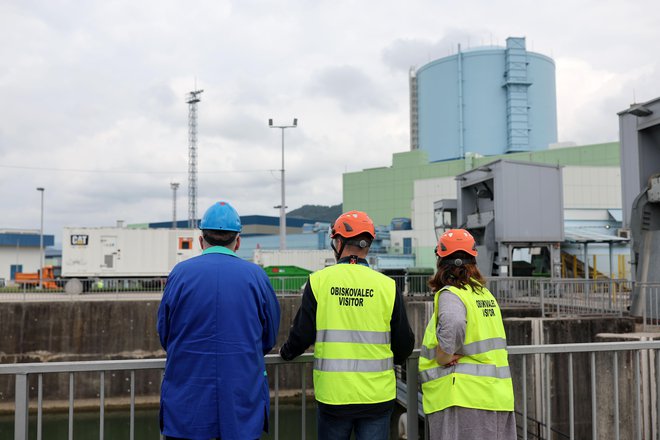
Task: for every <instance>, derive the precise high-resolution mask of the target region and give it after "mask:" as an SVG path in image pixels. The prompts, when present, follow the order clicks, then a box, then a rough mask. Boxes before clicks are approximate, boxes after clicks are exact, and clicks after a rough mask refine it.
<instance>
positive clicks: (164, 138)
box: [0, 0, 660, 234]
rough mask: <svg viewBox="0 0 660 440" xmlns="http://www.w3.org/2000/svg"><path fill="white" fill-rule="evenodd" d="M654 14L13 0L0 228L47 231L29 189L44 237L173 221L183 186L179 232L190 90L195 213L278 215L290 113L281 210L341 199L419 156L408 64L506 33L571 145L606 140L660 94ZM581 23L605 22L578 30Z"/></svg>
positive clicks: (6, 20) (557, 6) (0, 96)
mask: <svg viewBox="0 0 660 440" xmlns="http://www.w3.org/2000/svg"><path fill="white" fill-rule="evenodd" d="M566 10H570V11H571V13H570V14H566V13H565V11H566ZM640 10H643V11H645V13H644V14H640V13H639V11H640ZM659 10H660V6H658V5H657V4H656V3H655V2H652V1H650V0H640V2H638V3H630V4H623V3H620V2H605V3H603V2H602V1H601V2H596V1H595V0H584V1H580V2H578V3H575V2H568V1H567V0H558V1H557V2H554V3H547V4H545V3H544V4H536V3H534V4H531V3H529V2H524V1H522V0H511V1H510V2H509V3H507V4H506V7H504V6H502V4H500V3H493V2H488V1H485V0H477V1H476V2H470V3H469V4H468V3H466V4H455V5H452V8H447V7H446V5H444V4H442V3H441V2H434V1H431V0H412V1H411V2H396V1H392V0H383V1H382V2H379V3H378V5H377V6H374V4H371V3H369V2H354V1H350V0H337V1H328V0H320V1H317V2H306V1H303V0H283V1H282V2H279V3H272V4H270V3H264V2H259V1H256V0H245V1H240V2H230V1H228V0H225V1H222V0H200V1H197V2H194V4H183V3H180V2H161V1H156V0H145V1H143V2H137V3H136V2H128V1H125V0H119V1H114V2H88V1H83V0H55V1H51V2H41V1H35V0H24V1H20V2H19V1H11V0H10V1H6V2H2V3H0V38H1V39H2V41H3V42H5V44H3V57H2V58H0V102H2V104H3V105H2V106H1V107H0V203H2V206H3V207H4V208H5V210H4V211H3V222H2V224H0V227H15V228H21V227H25V228H34V227H37V226H38V224H39V194H38V193H37V191H36V190H35V188H36V187H37V186H43V187H45V188H46V194H45V204H46V215H45V228H46V231H47V232H48V233H54V234H60V233H61V228H62V226H64V225H67V226H76V225H77V226H95V225H108V224H114V222H115V220H117V219H123V220H126V221H127V222H129V223H130V222H134V223H142V222H147V221H158V220H168V219H169V218H170V216H171V196H172V192H171V189H170V187H169V184H170V182H172V181H178V182H180V183H181V186H180V188H179V191H178V196H179V199H178V204H179V206H178V212H179V215H180V216H181V218H183V216H185V215H187V182H188V175H187V170H188V106H187V105H186V102H185V99H186V94H187V93H188V92H189V91H191V90H193V89H195V88H201V89H204V93H203V95H202V101H201V102H200V103H199V106H198V124H199V125H198V147H199V148H198V170H199V175H198V181H199V196H198V197H199V199H198V210H199V211H200V212H201V211H202V210H203V208H204V207H205V206H206V205H208V204H211V203H212V202H213V201H214V200H216V199H217V198H219V197H224V198H228V199H229V200H231V201H232V202H234V203H235V204H236V205H237V206H238V207H239V209H240V211H241V213H245V214H271V215H277V211H276V210H274V209H273V208H272V206H274V205H277V204H279V198H280V186H279V185H280V180H279V179H280V174H279V170H280V168H281V137H280V134H281V133H280V132H279V130H274V129H269V128H268V125H267V120H268V118H273V119H275V121H276V123H288V122H289V121H291V120H292V118H294V117H296V118H298V128H296V129H291V130H286V132H285V144H286V146H285V169H286V183H287V205H289V207H290V209H294V208H297V207H299V206H301V205H302V204H336V203H339V202H341V197H342V173H344V172H348V171H358V170H361V169H363V168H370V167H378V166H389V165H390V163H391V160H392V153H395V152H400V151H405V150H407V149H408V148H409V146H408V138H409V134H408V126H409V119H408V105H409V104H408V79H407V74H408V70H409V68H410V67H411V66H416V67H418V68H419V67H421V66H422V65H424V64H425V63H427V62H429V61H432V60H434V59H437V58H440V57H444V56H446V55H449V54H451V53H455V52H456V50H457V45H458V44H461V47H462V48H463V49H469V48H473V47H476V46H480V45H489V44H491V43H492V44H497V45H500V46H502V45H504V44H505V38H506V37H507V36H526V37H527V43H528V48H529V49H530V50H534V51H537V52H540V53H543V54H546V55H551V56H554V57H555V59H556V61H557V63H556V64H557V91H558V117H559V134H560V138H561V139H562V140H574V141H576V142H578V143H596V142H602V141H613V140H616V139H617V137H618V135H617V129H618V121H617V118H616V112H617V111H620V110H622V109H624V108H626V107H627V106H628V104H629V103H630V102H631V100H632V96H633V90H634V91H635V95H636V97H637V100H638V101H645V100H649V99H652V98H654V97H656V96H658V94H659V93H658V89H657V86H656V84H657V83H658V82H659V80H660V75H659V74H658V72H659V69H658V65H657V63H655V61H654V59H653V57H652V56H650V55H649V52H648V47H649V46H648V44H650V43H649V42H652V41H655V40H657V38H658V37H659V36H660V31H658V30H657V26H655V23H654V22H653V20H654V18H655V17H656V16H657V12H658V11H659ZM512 12H513V13H512ZM589 22H597V23H598V24H599V26H597V27H595V28H593V27H592V28H593V29H591V28H590V31H589V32H584V29H585V26H586V24H585V23H589ZM557 23H562V26H561V31H558V28H557ZM631 23H634V26H632V25H631Z"/></svg>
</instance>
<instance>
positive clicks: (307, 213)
mask: <svg viewBox="0 0 660 440" xmlns="http://www.w3.org/2000/svg"><path fill="white" fill-rule="evenodd" d="M340 214H341V203H340V204H339V205H334V206H323V205H303V206H301V207H300V208H298V209H294V210H293V211H291V212H288V213H287V216H288V217H295V218H303V219H306V220H316V221H321V222H328V223H332V222H334V221H335V220H337V217H339V215H340Z"/></svg>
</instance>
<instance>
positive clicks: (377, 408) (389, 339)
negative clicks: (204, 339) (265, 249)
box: [280, 211, 415, 440]
mask: <svg viewBox="0 0 660 440" xmlns="http://www.w3.org/2000/svg"><path fill="white" fill-rule="evenodd" d="M375 237H376V233H375V228H374V224H373V222H372V221H371V219H370V218H369V216H368V215H367V214H365V213H364V212H360V211H350V212H347V213H344V214H342V215H341V216H339V218H338V219H337V221H335V223H334V224H333V226H332V228H331V238H332V244H331V245H332V249H333V250H334V252H335V257H336V259H337V263H338V264H336V265H333V266H329V267H326V268H324V269H321V270H319V271H317V272H315V273H313V274H312V275H310V277H309V280H308V282H307V285H306V287H305V291H304V292H303V298H302V302H301V305H300V308H299V309H298V312H297V314H296V317H295V318H294V321H293V326H292V327H291V331H290V333H289V337H288V339H287V341H286V342H285V343H284V345H282V347H281V349H280V355H281V356H282V358H283V359H284V360H287V361H289V360H292V359H293V358H295V357H297V356H299V355H301V354H302V353H303V352H304V351H305V350H306V349H307V348H308V347H309V346H310V345H311V344H314V394H315V397H316V401H317V402H318V405H317V428H318V439H319V440H348V439H349V438H350V437H351V432H354V433H355V438H356V440H387V439H389V438H390V417H391V415H392V410H393V409H394V401H395V398H396V379H395V376H394V370H393V367H394V364H402V363H403V362H404V361H405V360H406V358H408V356H409V355H410V353H411V352H412V349H413V346H414V343H415V336H414V334H413V332H412V329H411V328H410V325H409V323H408V317H407V315H406V309H405V305H404V302H403V297H402V295H401V292H400V291H399V290H398V289H397V287H396V283H395V282H394V280H392V279H391V278H389V277H388V276H386V275H383V274H381V273H380V272H376V271H375V270H373V269H371V268H369V264H368V262H367V260H366V257H367V254H368V252H369V247H370V246H371V242H372V241H373V240H374V238H375Z"/></svg>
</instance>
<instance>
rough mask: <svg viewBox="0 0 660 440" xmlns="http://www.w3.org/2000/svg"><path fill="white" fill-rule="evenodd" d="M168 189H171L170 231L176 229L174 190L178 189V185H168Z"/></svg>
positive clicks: (173, 183)
mask: <svg viewBox="0 0 660 440" xmlns="http://www.w3.org/2000/svg"><path fill="white" fill-rule="evenodd" d="M170 188H172V229H176V190H177V189H179V183H178V182H172V183H170Z"/></svg>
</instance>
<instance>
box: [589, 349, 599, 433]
mask: <svg viewBox="0 0 660 440" xmlns="http://www.w3.org/2000/svg"><path fill="white" fill-rule="evenodd" d="M590 359H591V438H598V412H597V411H596V408H597V405H598V398H597V397H598V396H597V391H596V353H594V352H591V356H590Z"/></svg>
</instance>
